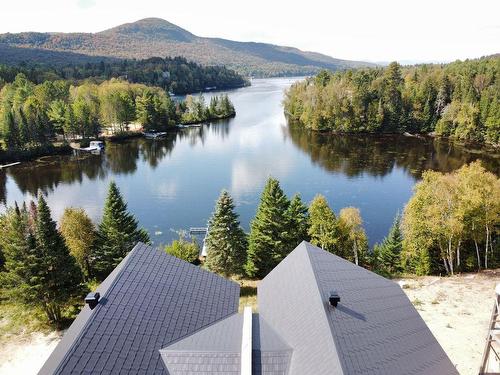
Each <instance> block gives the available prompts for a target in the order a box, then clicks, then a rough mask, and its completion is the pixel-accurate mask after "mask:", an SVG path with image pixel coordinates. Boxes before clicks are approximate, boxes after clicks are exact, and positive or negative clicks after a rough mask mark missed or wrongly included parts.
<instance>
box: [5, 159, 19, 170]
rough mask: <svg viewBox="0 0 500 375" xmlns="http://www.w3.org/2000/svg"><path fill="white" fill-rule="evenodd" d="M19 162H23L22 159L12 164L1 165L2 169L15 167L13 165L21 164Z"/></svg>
mask: <svg viewBox="0 0 500 375" xmlns="http://www.w3.org/2000/svg"><path fill="white" fill-rule="evenodd" d="M19 164H21V162H20V161H16V162H15V163H10V164H4V165H0V169H4V168H9V167H13V166H15V165H19Z"/></svg>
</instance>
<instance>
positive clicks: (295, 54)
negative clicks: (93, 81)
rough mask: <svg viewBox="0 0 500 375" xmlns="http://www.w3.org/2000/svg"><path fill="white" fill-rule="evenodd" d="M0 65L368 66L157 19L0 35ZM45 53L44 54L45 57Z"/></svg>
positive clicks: (301, 69) (267, 70) (291, 69)
mask: <svg viewBox="0 0 500 375" xmlns="http://www.w3.org/2000/svg"><path fill="white" fill-rule="evenodd" d="M0 51H5V52H8V53H1V54H0V63H8V64H13V63H20V62H23V61H29V60H33V59H35V58H36V59H37V62H39V63H47V64H53V63H54V61H57V62H59V63H75V62H79V63H81V62H86V61H87V59H88V61H90V62H95V60H96V58H99V59H103V58H104V59H105V58H122V59H123V58H126V59H131V58H134V59H145V58H149V57H175V56H182V57H185V58H187V59H188V60H191V61H194V62H197V63H200V64H203V65H226V66H227V67H228V68H232V69H235V70H236V71H238V72H239V73H243V74H246V75H253V76H286V75H305V74H313V73H316V72H318V71H319V70H321V69H324V68H325V69H330V70H340V69H345V68H353V67H361V66H370V65H373V64H370V63H365V62H358V61H350V60H341V59H336V58H333V57H330V56H326V55H322V54H320V53H315V52H306V51H301V50H299V49H297V48H293V47H284V46H278V45H272V44H266V43H256V42H237V41H232V40H227V39H221V38H205V37H200V36H197V35H194V34H192V33H191V32H189V31H187V30H185V29H183V28H181V27H179V26H177V25H174V24H172V23H170V22H168V21H166V20H163V19H159V18H146V19H142V20H139V21H137V22H133V23H127V24H123V25H120V26H117V27H114V28H111V29H108V30H104V31H101V32H97V33H39V32H22V33H18V34H11V33H7V34H0ZM47 51H49V53H47Z"/></svg>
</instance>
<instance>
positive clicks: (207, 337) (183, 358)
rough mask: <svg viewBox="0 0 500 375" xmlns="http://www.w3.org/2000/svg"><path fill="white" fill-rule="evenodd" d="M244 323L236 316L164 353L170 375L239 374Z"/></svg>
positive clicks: (216, 324)
mask: <svg viewBox="0 0 500 375" xmlns="http://www.w3.org/2000/svg"><path fill="white" fill-rule="evenodd" d="M242 324H243V316H242V315H241V314H234V315H232V316H230V317H228V318H226V319H224V320H221V321H219V322H217V323H215V324H212V325H211V326H209V327H207V328H205V329H203V330H201V331H198V332H196V333H194V334H192V335H191V336H188V337H186V338H184V339H182V340H180V341H177V342H176V343H174V344H172V345H169V346H168V347H166V348H164V349H162V350H160V353H161V357H162V359H163V362H164V363H165V367H166V368H167V370H168V373H169V374H170V375H185V374H200V373H202V374H205V373H206V374H220V373H223V374H227V375H238V374H239V373H240V367H241V362H240V351H241V332H242Z"/></svg>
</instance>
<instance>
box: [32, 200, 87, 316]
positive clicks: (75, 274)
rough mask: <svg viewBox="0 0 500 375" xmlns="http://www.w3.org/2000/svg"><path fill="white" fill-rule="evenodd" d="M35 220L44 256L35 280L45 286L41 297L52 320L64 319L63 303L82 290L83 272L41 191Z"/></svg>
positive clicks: (38, 248)
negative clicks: (58, 228) (67, 245)
mask: <svg viewBox="0 0 500 375" xmlns="http://www.w3.org/2000/svg"><path fill="white" fill-rule="evenodd" d="M35 223H36V224H35V241H36V255H35V256H36V257H39V258H40V261H39V262H37V263H38V264H39V265H40V268H39V269H38V270H37V271H38V272H36V273H35V275H36V276H35V277H34V280H35V282H36V281H38V284H39V285H40V286H41V288H39V289H38V290H39V291H41V293H40V294H41V295H40V296H39V298H40V300H41V301H43V304H44V305H43V309H44V310H45V312H46V314H47V316H48V317H49V320H51V321H53V322H60V321H61V307H62V306H63V305H64V304H65V303H67V302H68V301H69V299H70V298H72V297H75V296H78V295H80V294H81V292H82V288H81V284H80V283H81V281H82V274H81V272H80V269H79V268H78V266H77V264H76V262H75V259H74V258H73V257H72V256H71V255H70V253H69V250H68V248H67V247H66V244H65V242H64V239H63V237H62V235H61V234H60V233H59V232H58V230H57V227H56V223H55V221H54V220H53V219H52V217H51V214H50V209H49V207H48V206H47V203H46V202H45V199H44V198H43V195H41V194H40V195H39V197H38V209H37V214H36V222H35Z"/></svg>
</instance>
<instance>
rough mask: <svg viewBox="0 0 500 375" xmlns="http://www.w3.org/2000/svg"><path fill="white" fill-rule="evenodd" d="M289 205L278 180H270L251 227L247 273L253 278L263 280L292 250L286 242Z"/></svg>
mask: <svg viewBox="0 0 500 375" xmlns="http://www.w3.org/2000/svg"><path fill="white" fill-rule="evenodd" d="M289 205H290V202H289V201H288V198H287V197H286V195H285V194H284V193H283V190H281V187H280V184H279V182H278V180H276V179H274V178H269V180H268V181H267V184H266V186H265V188H264V191H263V192H262V195H261V197H260V204H259V207H258V208H257V214H256V216H255V218H254V220H253V221H252V223H251V225H250V236H249V247H248V256H247V263H246V265H245V271H246V273H247V275H248V276H250V277H258V278H263V277H264V276H266V275H267V274H268V273H269V272H270V271H271V270H272V269H273V268H274V267H275V266H276V265H277V264H278V263H279V262H280V261H281V260H282V259H283V258H284V257H285V256H286V254H288V253H289V252H290V251H291V250H293V249H289V248H288V247H287V246H288V242H287V240H286V239H287V238H288V236H287V229H288V222H287V221H288V216H287V210H288V207H289Z"/></svg>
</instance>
